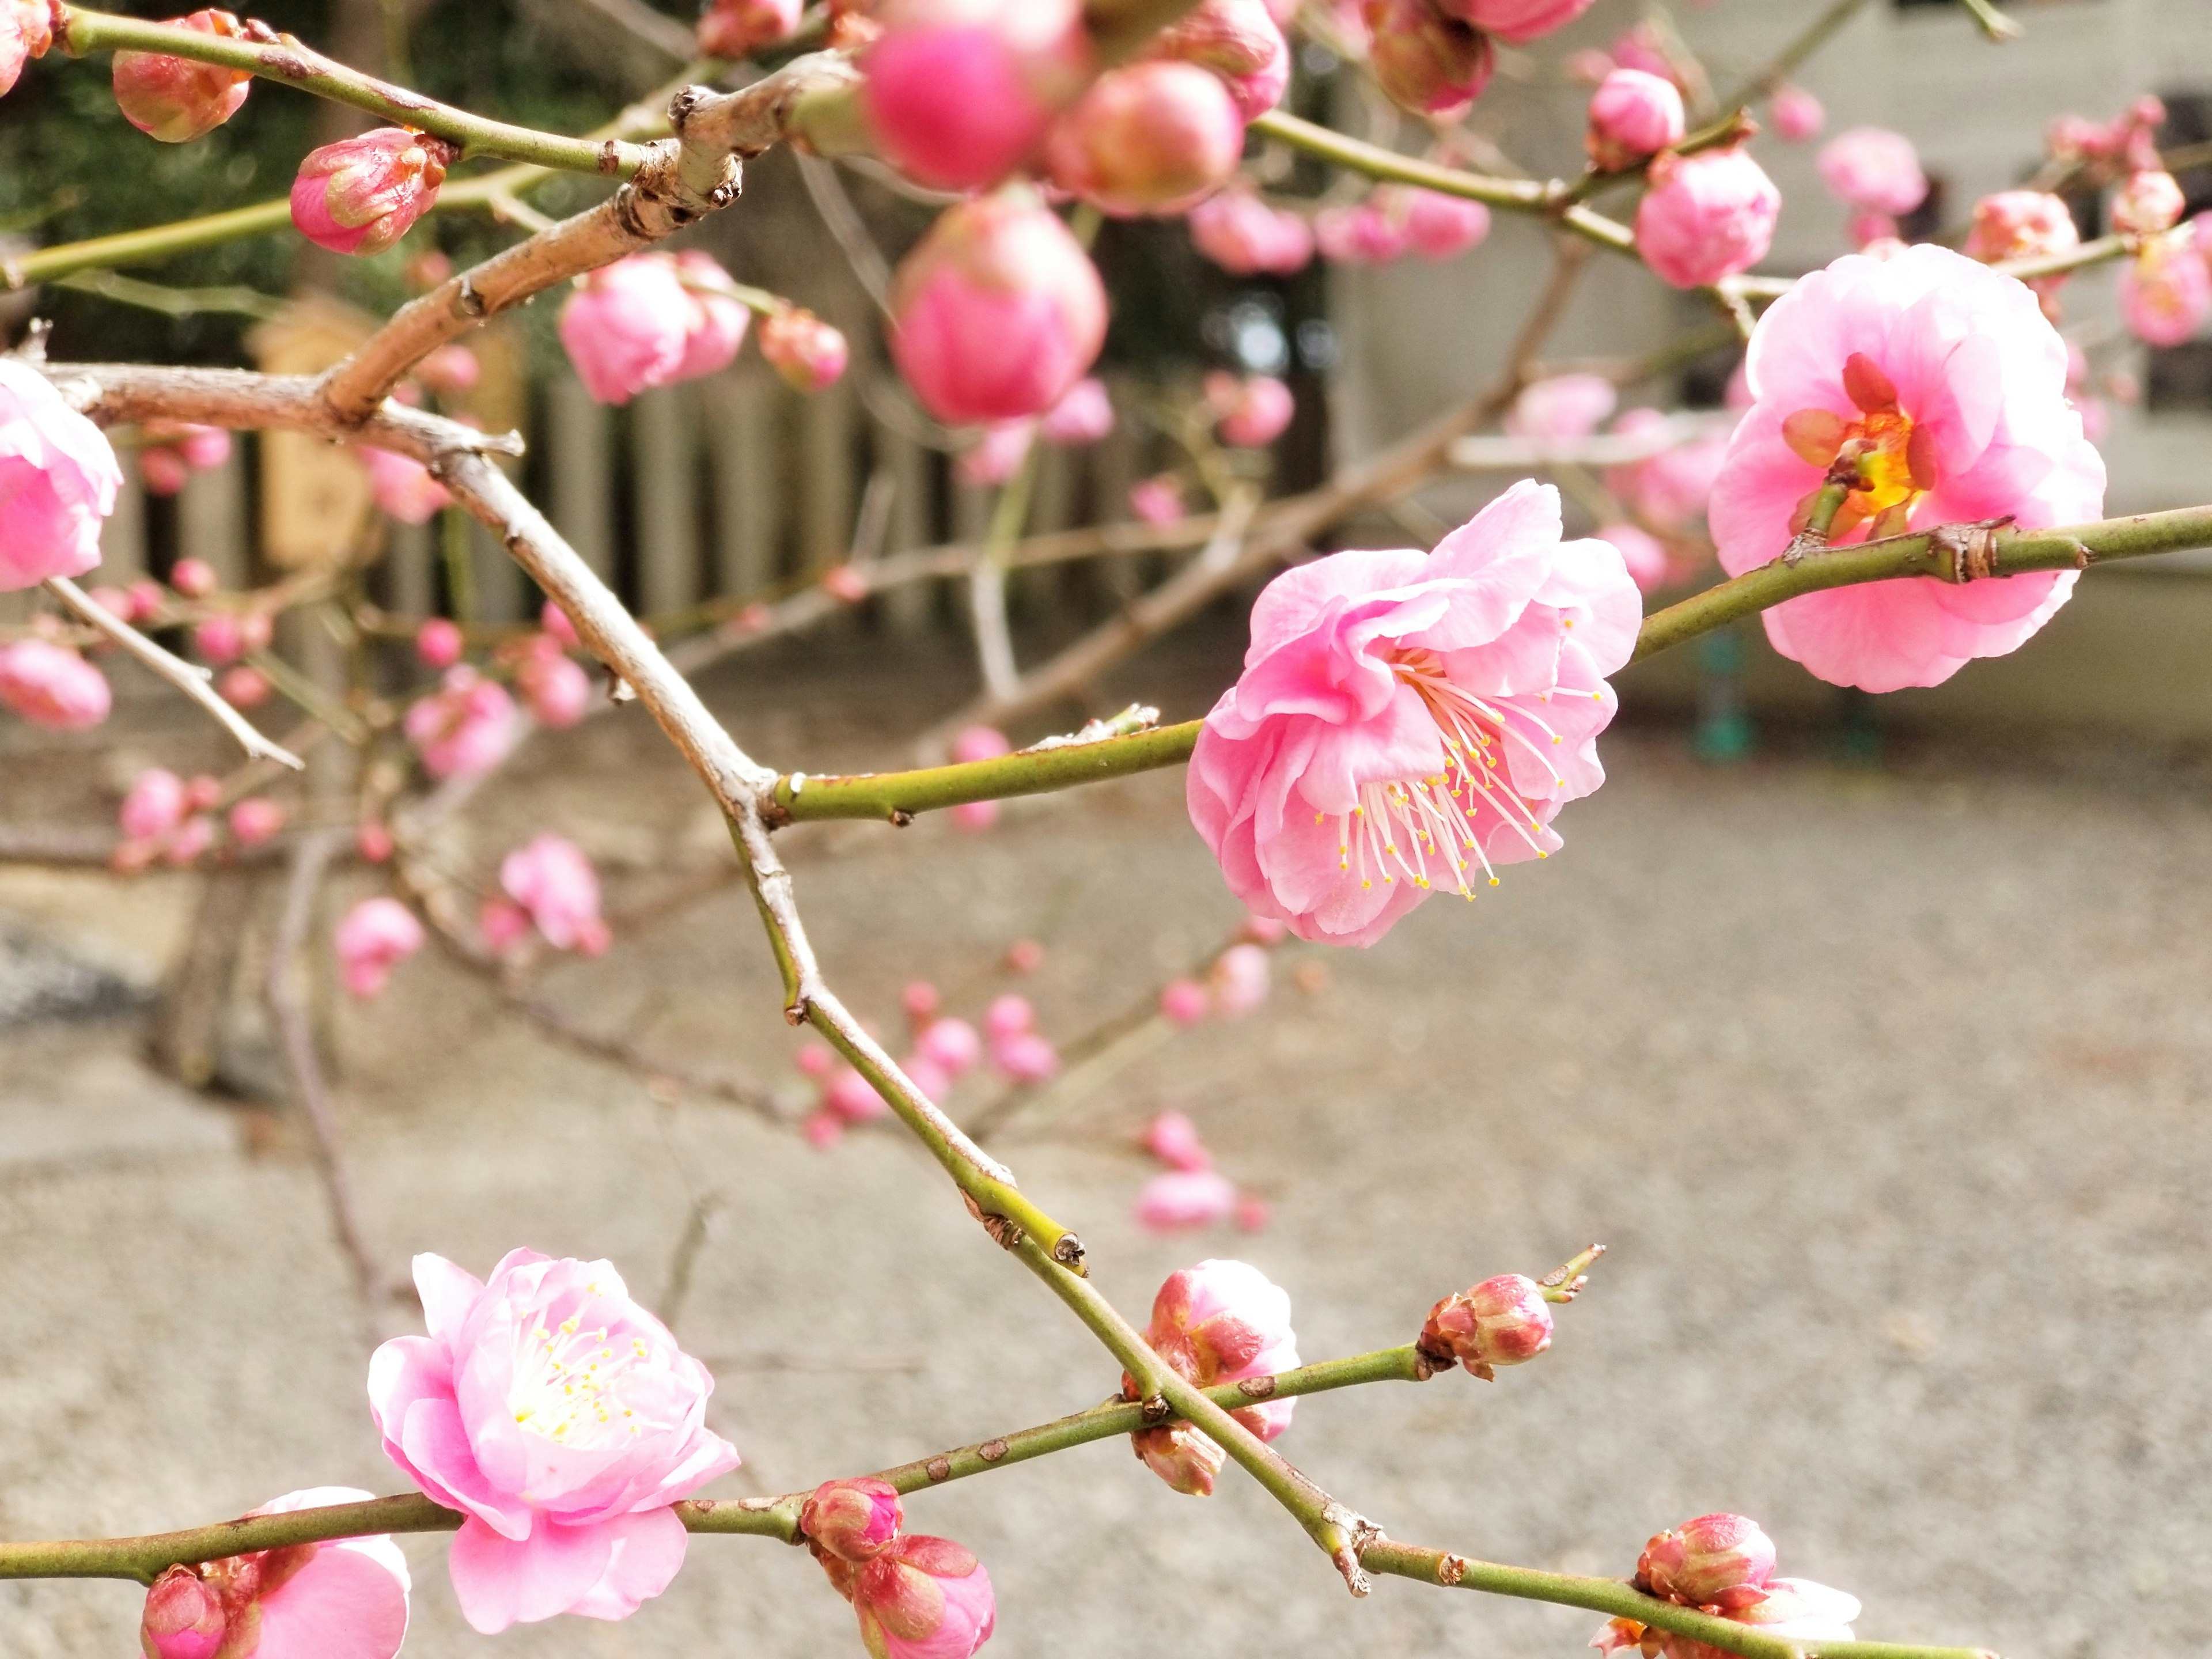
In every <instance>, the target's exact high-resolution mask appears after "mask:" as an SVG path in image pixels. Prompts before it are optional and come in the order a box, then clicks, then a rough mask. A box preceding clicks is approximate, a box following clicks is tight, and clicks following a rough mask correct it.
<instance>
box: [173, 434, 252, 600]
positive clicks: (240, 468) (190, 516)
mask: <svg viewBox="0 0 2212 1659" xmlns="http://www.w3.org/2000/svg"><path fill="white" fill-rule="evenodd" d="M247 551H248V550H247V547H246V456H245V454H244V453H243V443H242V441H241V442H238V443H234V444H233V445H232V446H231V451H230V459H228V460H226V461H225V462H224V463H223V464H222V465H221V466H218V467H214V468H211V469H210V470H209V471H205V472H195V473H193V474H192V475H191V477H190V478H189V479H187V480H186V481H185V488H184V493H183V494H182V495H179V496H178V497H177V556H179V558H185V559H200V560H204V561H205V562H207V563H208V564H209V565H210V566H211V567H212V568H214V571H215V574H216V576H217V577H218V578H220V579H221V580H222V585H223V586H225V587H227V588H232V589H236V588H240V587H244V586H246V585H247V584H248V582H249V581H250V580H251V579H252V570H251V568H250V567H251V563H252V562H251V560H250V559H249V558H248V557H247Z"/></svg>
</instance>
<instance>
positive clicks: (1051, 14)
mask: <svg viewBox="0 0 2212 1659" xmlns="http://www.w3.org/2000/svg"><path fill="white" fill-rule="evenodd" d="M876 18H877V21H879V22H880V23H881V24H882V26H883V33H882V34H881V35H880V36H879V37H878V39H877V40H875V41H874V43H873V44H872V45H871V46H869V47H868V48H867V50H866V52H865V54H863V56H862V58H861V60H860V63H861V67H862V68H863V70H866V77H867V78H866V80H865V81H864V82H862V83H861V100H862V102H863V103H864V104H865V105H866V109H867V112H868V120H869V124H870V125H871V126H872V128H873V129H874V131H875V136H876V139H877V142H878V143H879V144H880V145H881V146H882V149H883V153H884V157H885V159H886V160H888V161H890V163H891V164H892V165H893V166H894V167H897V168H898V169H899V171H901V172H902V173H907V174H908V175H910V176H911V177H913V178H915V179H920V180H921V182H922V183H923V184H926V185H937V186H939V187H940V188H942V189H946V190H967V189H973V188H975V187H976V186H979V185H990V184H995V183H996V182H997V181H998V180H1000V179H1003V178H1005V177H1006V175H1007V174H1008V173H1011V172H1012V171H1013V170H1014V169H1015V168H1016V167H1019V166H1020V165H1021V164H1022V163H1023V162H1024V161H1027V160H1029V159H1030V157H1031V156H1032V155H1035V154H1036V150H1037V148H1038V146H1039V145H1040V144H1042V143H1043V141H1044V137H1045V131H1046V129H1047V128H1048V126H1049V125H1051V123H1052V118H1053V117H1054V115H1056V114H1058V113H1059V112H1060V110H1061V109H1062V108H1064V107H1065V106H1066V105H1067V104H1068V103H1069V102H1070V101H1071V100H1073V99H1074V97H1075V96H1076V94H1079V92H1081V91H1082V90H1083V88H1084V85H1085V82H1088V81H1089V80H1090V78H1091V74H1092V73H1093V68H1094V65H1093V62H1092V56H1091V42H1090V37H1089V35H1088V34H1086V33H1085V31H1084V27H1083V8H1082V6H1081V4H1080V3H1079V0H885V3H884V4H883V5H881V6H880V7H878V9H877V12H876Z"/></svg>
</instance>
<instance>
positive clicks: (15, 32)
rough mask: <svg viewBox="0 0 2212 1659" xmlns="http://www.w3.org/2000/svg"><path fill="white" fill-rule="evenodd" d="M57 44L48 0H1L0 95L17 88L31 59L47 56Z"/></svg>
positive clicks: (51, 9)
mask: <svg viewBox="0 0 2212 1659" xmlns="http://www.w3.org/2000/svg"><path fill="white" fill-rule="evenodd" d="M53 43H54V29H53V8H52V6H50V5H49V4H47V3H46V0H0V94H4V93H6V92H8V91H9V90H11V89H12V88H14V86H15V82H16V81H17V79H18V78H19V77H20V76H21V75H22V73H23V64H24V63H25V62H26V61H27V60H28V59H30V58H44V57H45V56H46V48H47V47H49V46H52V45H53Z"/></svg>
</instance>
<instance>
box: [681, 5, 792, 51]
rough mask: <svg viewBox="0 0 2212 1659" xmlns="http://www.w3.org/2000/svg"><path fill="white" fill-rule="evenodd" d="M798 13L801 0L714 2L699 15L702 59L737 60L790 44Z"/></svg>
mask: <svg viewBox="0 0 2212 1659" xmlns="http://www.w3.org/2000/svg"><path fill="white" fill-rule="evenodd" d="M799 10H800V5H799V0H711V3H710V4H708V7H707V9H705V10H704V11H702V13H700V15H699V31H698V38H699V52H700V55H701V56H702V57H706V58H732V59H735V58H743V57H744V56H745V55H746V54H747V53H748V52H751V51H752V50H753V49H754V48H755V47H757V46H774V45H775V43H776V42H777V41H779V40H787V39H789V38H790V35H791V33H792V31H793V30H794V29H796V28H797V27H799Z"/></svg>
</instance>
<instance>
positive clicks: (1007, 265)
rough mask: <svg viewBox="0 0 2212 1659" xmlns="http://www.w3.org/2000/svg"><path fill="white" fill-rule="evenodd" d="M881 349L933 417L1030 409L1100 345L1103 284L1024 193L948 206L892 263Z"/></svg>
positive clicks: (954, 418) (1087, 364) (1079, 373)
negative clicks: (888, 323)
mask: <svg viewBox="0 0 2212 1659" xmlns="http://www.w3.org/2000/svg"><path fill="white" fill-rule="evenodd" d="M891 314H892V318H893V322H892V327H891V354H892V356H895V357H896V359H897V360H898V365H899V368H900V369H901V370H902V372H903V373H904V374H905V375H906V378H907V380H908V384H909V385H911V386H913V387H914V390H915V395H917V396H918V397H919V398H921V401H922V403H923V404H925V405H926V406H927V408H928V410H929V411H930V412H931V413H932V414H933V415H935V416H937V417H938V418H939V420H941V421H945V422H949V423H951V424H953V425H967V424H970V423H973V422H985V421H1010V420H1016V419H1018V418H1020V417H1022V416H1028V415H1041V414H1042V413H1043V412H1044V411H1045V410H1048V409H1050V408H1051V407H1052V406H1053V405H1054V404H1056V403H1058V402H1059V401H1060V399H1061V398H1064V397H1066V395H1067V393H1068V392H1069V391H1070V389H1071V388H1073V386H1074V385H1075V383H1076V382H1077V381H1078V380H1081V379H1082V378H1083V376H1084V374H1085V373H1086V372H1087V371H1088V370H1089V369H1090V368H1091V363H1092V362H1094V361H1096V360H1097V356H1098V350H1099V348H1100V347H1101V346H1103V344H1104V343H1105V340H1106V290H1105V288H1104V286H1103V284H1102V283H1100V282H1099V280H1098V273H1097V270H1094V269H1093V268H1092V266H1091V260H1090V257H1089V256H1088V255H1087V254H1085V252H1084V251H1083V249H1082V248H1081V247H1080V246H1078V244H1077V242H1076V240H1075V238H1074V237H1073V236H1072V235H1070V234H1068V230H1067V227H1066V226H1065V225H1063V224H1062V223H1061V222H1060V219H1059V217H1058V216H1056V215H1054V214H1053V213H1051V212H1050V211H1048V210H1047V209H1046V207H1045V205H1044V204H1043V203H1042V202H1041V201H1039V200H1038V199H1037V197H1036V193H1035V192H1034V191H1030V190H1027V189H1025V188H1022V187H1018V186H1017V187H1011V188H1009V189H1006V190H1004V191H999V192H998V193H996V194H994V195H991V196H985V197H977V198H976V199H975V200H973V201H969V202H962V203H960V204H957V205H956V206H953V207H951V208H948V209H946V210H945V212H944V213H943V214H942V215H941V216H939V218H938V221H937V223H936V224H935V225H934V226H933V227H932V228H931V229H930V232H929V234H927V236H925V237H923V238H922V240H921V242H920V243H919V244H917V245H916V246H915V249H914V250H913V252H910V253H908V255H907V256H906V258H905V259H904V260H903V261H902V262H901V264H900V265H899V270H898V276H897V279H896V282H895V283H893V285H892V289H891Z"/></svg>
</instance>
